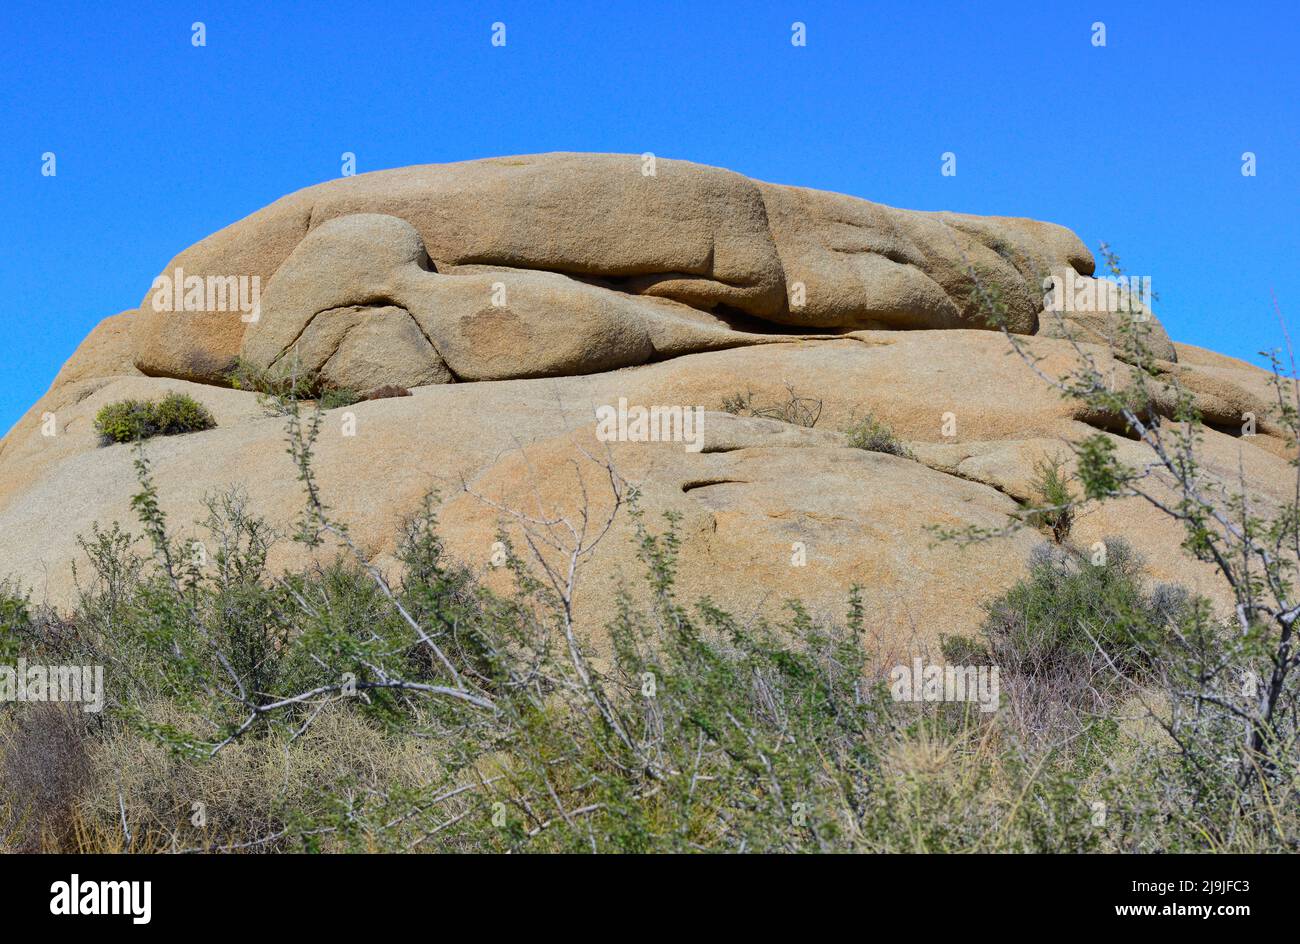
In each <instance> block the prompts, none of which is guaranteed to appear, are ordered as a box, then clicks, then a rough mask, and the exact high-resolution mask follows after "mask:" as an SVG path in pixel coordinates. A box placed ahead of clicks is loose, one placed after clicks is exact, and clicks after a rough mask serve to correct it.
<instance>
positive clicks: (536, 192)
mask: <svg viewBox="0 0 1300 944" xmlns="http://www.w3.org/2000/svg"><path fill="white" fill-rule="evenodd" d="M649 169H650V165H648V164H647V163H646V162H645V161H644V160H643V159H642V158H641V157H638V156H633V155H616V154H595V155H592V154H543V155H533V156H528V157H519V158H501V159H493V160H483V161H469V162H465V163H460V164H446V165H427V166H422V167H408V168H402V169H400V170H391V171H379V172H376V173H372V174H363V175H361V176H357V177H349V178H344V179H340V180H334V181H329V182H327V183H323V184H319V185H317V186H315V187H309V188H307V189H306V190H302V191H299V192H298V193H295V194H291V195H290V196H288V197H285V198H283V199H282V200H279V201H277V202H276V203H274V204H272V205H271V206H269V207H267V208H265V209H264V210H261V211H259V212H257V213H255V214H253V215H252V216H250V217H248V218H246V219H244V220H241V221H239V222H238V223H235V224H233V225H231V226H229V227H227V228H226V229H224V230H222V231H221V232H219V233H216V234H215V235H213V236H211V237H209V238H207V239H205V240H203V241H202V242H200V243H198V244H196V245H194V246H192V247H190V248H189V249H187V250H186V251H185V252H183V253H181V254H180V255H179V256H177V257H176V258H175V259H173V260H172V262H171V263H170V264H169V265H168V266H167V268H166V269H165V270H164V272H163V274H162V277H165V278H166V279H168V280H171V281H172V282H176V283H185V284H189V283H193V284H194V285H195V286H196V287H201V286H203V285H205V284H206V283H208V282H209V281H213V282H215V283H216V284H217V285H221V284H222V283H223V282H225V281H230V282H231V284H232V285H233V284H235V283H236V282H238V283H239V284H241V285H243V284H248V285H253V284H256V285H257V286H260V288H261V289H262V290H263V291H264V292H265V296H266V302H265V304H266V305H271V304H272V302H273V301H274V302H275V304H276V305H277V306H278V307H279V308H280V309H282V311H281V312H280V313H278V314H277V315H276V320H277V321H279V322H280V326H277V327H275V328H273V330H271V331H270V332H267V331H266V330H265V329H264V327H263V325H262V322H263V318H264V317H266V316H267V314H268V313H267V312H266V311H265V310H264V309H263V310H261V311H257V312H253V311H249V310H247V309H246V308H239V307H238V306H234V305H231V304H229V303H228V302H225V303H223V300H224V296H222V295H221V294H219V293H218V294H216V295H214V293H213V292H212V291H211V290H209V291H207V292H203V291H199V290H197V288H196V291H195V294H194V295H193V296H192V298H190V299H189V302H188V303H186V304H183V305H172V306H171V307H170V308H168V307H166V306H160V305H159V304H158V294H157V292H156V291H154V290H151V293H150V295H149V296H147V297H146V299H145V301H144V302H143V303H142V305H141V309H140V317H139V318H138V319H137V320H136V341H135V361H134V363H135V366H136V367H137V368H138V369H139V370H140V371H142V372H143V373H145V374H148V375H150V376H166V377H176V378H180V379H185V380H193V381H197V382H202V383H220V382H222V380H223V378H224V376H225V375H226V373H227V372H228V371H229V370H230V368H231V366H232V365H233V364H234V362H235V359H236V357H238V356H239V355H240V353H241V350H242V351H244V352H245V353H248V351H247V347H248V345H249V344H252V345H253V346H254V348H255V349H256V350H257V351H258V352H259V356H260V357H261V359H263V360H264V359H265V358H266V351H265V350H263V349H264V348H266V347H269V346H271V344H272V340H259V339H256V338H255V337H254V336H255V335H259V334H261V335H264V336H266V337H268V338H270V339H273V340H274V341H283V340H285V339H284V338H283V337H282V334H283V332H282V330H281V326H282V325H283V324H287V323H289V322H292V321H293V320H295V319H298V320H301V319H302V318H304V317H306V318H308V319H310V318H314V317H315V316H316V315H317V314H320V313H321V312H326V311H342V310H344V309H351V308H356V307H364V306H367V305H369V306H371V307H375V305H373V304H372V303H371V302H370V301H361V300H358V299H362V298H365V297H366V296H367V295H369V296H371V298H372V299H378V301H379V302H380V303H382V304H379V305H378V307H406V306H403V305H397V306H392V305H388V304H387V302H388V301H391V300H392V299H391V298H388V297H386V296H384V295H383V294H382V292H380V291H379V286H380V285H381V284H383V283H384V282H385V280H387V279H389V277H390V275H391V272H390V271H389V270H395V269H401V270H402V271H403V272H405V273H407V276H410V278H407V277H404V278H403V280H401V284H402V285H403V287H405V288H408V289H410V292H411V293H414V294H413V295H412V294H408V296H407V301H408V302H410V303H411V304H417V303H418V302H419V301H423V302H424V303H425V305H426V306H429V305H431V306H433V307H434V308H435V309H439V310H441V311H443V312H451V313H450V314H446V315H445V316H444V317H441V319H440V321H441V323H442V324H443V325H444V326H446V325H451V324H457V325H459V328H458V330H456V331H451V330H448V334H447V336H446V337H445V338H444V339H443V343H445V344H446V345H447V346H448V347H455V346H457V345H460V353H461V355H462V359H463V358H464V350H463V348H464V344H465V343H466V342H467V341H468V342H469V343H470V344H471V346H478V345H479V344H483V345H486V347H487V348H494V349H498V350H499V351H501V352H503V353H508V354H509V355H510V356H497V357H494V358H491V360H492V361H493V363H492V364H491V365H489V366H484V365H480V364H477V363H472V361H473V360H474V358H470V359H469V360H470V361H471V363H468V364H467V369H466V370H465V371H464V373H463V379H498V378H503V377H527V376H539V375H547V374H553V373H574V372H583V371H591V370H604V369H608V368H609V367H611V366H624V365H628V364H635V363H641V362H643V361H644V360H646V359H649V358H650V357H651V356H654V355H656V354H659V353H662V349H663V348H667V349H669V351H670V353H671V354H674V355H675V354H680V353H685V352H687V351H690V350H710V349H716V348H717V347H720V346H734V345H740V344H749V343H759V342H762V341H764V340H767V338H766V337H764V335H767V334H769V333H771V332H781V331H785V332H786V333H788V331H789V329H790V328H795V329H798V328H807V329H820V330H852V329H861V328H952V327H988V325H987V324H986V320H985V318H984V317H983V313H982V311H981V308H980V305H979V303H978V302H977V301H975V300H974V298H973V292H972V289H973V288H974V286H975V282H974V281H973V280H972V273H974V274H975V275H976V276H977V277H978V278H979V279H980V280H981V281H982V283H983V284H984V285H985V286H986V287H987V288H988V290H989V291H990V292H994V293H996V294H997V296H998V297H999V298H1000V299H1001V300H1002V301H1003V303H1004V304H1005V305H1006V306H1007V324H1008V326H1009V327H1010V328H1011V329H1012V330H1014V331H1018V332H1022V333H1026V334H1028V333H1033V331H1034V330H1035V329H1036V328H1037V325H1038V313H1039V311H1040V310H1041V309H1042V291H1041V289H1040V288H1039V285H1040V282H1041V280H1042V277H1043V274H1044V273H1046V272H1048V271H1052V270H1059V269H1061V268H1062V267H1066V268H1069V269H1071V271H1077V272H1080V273H1085V274H1086V273H1091V271H1092V265H1093V263H1092V258H1091V256H1090V255H1089V254H1088V252H1087V250H1086V249H1085V248H1084V247H1083V245H1082V244H1081V243H1080V242H1079V240H1078V238H1077V237H1075V236H1074V234H1072V233H1070V232H1069V231H1068V230H1066V229H1064V228H1062V227H1059V226H1054V225H1052V224H1047V223H1038V222H1035V221H1032V220H1018V219H1005V218H983V217H969V216H961V215H958V214H950V213H920V212H913V211H907V210H896V209H892V208H890V207H884V206H880V205H878V204H874V203H869V202H867V201H865V200H859V199H857V198H854V197H848V196H843V195H840V194H832V193H824V192H820V191H814V190H806V189H801V188H795V187H784V186H775V185H771V184H763V183H758V182H755V181H752V180H749V179H748V178H745V177H742V176H741V175H739V174H735V173H732V172H730V171H725V170H720V169H717V168H712V167H703V166H700V165H697V164H691V163H687V162H684V161H669V160H658V161H656V162H654V165H653V173H649V172H648V171H649ZM377 216H383V217H387V218H390V219H395V220H398V221H405V223H406V224H408V228H407V229H406V230H402V229H400V228H398V227H396V226H395V225H394V224H389V227H388V228H387V229H385V228H384V226H383V224H380V223H377V222H375V220H373V219H372V217H377ZM359 220H361V221H363V222H359ZM339 227H342V228H339ZM321 231H323V232H321ZM318 235H319V238H317V237H318ZM353 239H355V240H356V242H355V244H352V243H350V240H353ZM417 240H418V243H419V245H418V246H417ZM379 244H384V246H385V248H383V249H380V248H378V246H379ZM367 254H369V255H367ZM363 255H365V256H367V260H368V261H363V260H362V259H361V256H363ZM417 257H418V258H417ZM336 264H338V268H337V269H336V268H335V265H336ZM358 266H359V267H360V268H357V267H358ZM376 267H377V268H376ZM415 269H419V270H420V271H422V272H423V273H425V274H426V275H428V274H440V275H450V274H455V273H458V272H460V273H466V274H468V273H471V272H477V273H478V275H479V277H480V279H479V282H459V283H452V282H445V281H444V282H443V283H441V287H439V283H438V282H437V281H436V280H432V279H427V278H425V279H419V278H417V277H415V272H414V271H413V270H415ZM381 270H382V271H381ZM499 282H505V283H506V287H507V291H506V296H507V298H508V299H509V300H508V301H507V302H506V303H505V304H499V303H497V302H490V301H489V299H490V298H491V295H492V293H491V291H490V287H491V286H493V285H495V284H496V283H499ZM280 283H289V284H287V285H284V284H280ZM304 286H306V287H307V288H304ZM485 286H487V287H489V290H486V291H485ZM512 289H513V291H512ZM174 292H175V294H176V295H177V296H178V297H179V296H180V292H179V290H174ZM314 293H320V294H322V295H324V296H331V297H334V298H335V299H336V303H335V304H334V305H333V307H332V308H325V307H319V306H321V305H324V304H325V303H324V302H321V301H319V300H318V299H316V298H315V294H314ZM165 297H166V296H165ZM339 299H346V300H345V301H339ZM638 300H640V301H641V302H642V304H638V303H637V302H638ZM663 301H667V302H671V303H674V304H672V305H669V306H663V305H655V304H654V302H663ZM295 306H297V307H295ZM285 308H293V311H292V312H290V313H289V314H285V313H284V311H283V309H285ZM305 308H313V310H312V311H310V312H308V313H307V314H306V315H304V314H303V311H304V310H305ZM160 309H161V310H160ZM406 310H407V311H408V313H410V314H411V315H412V317H414V319H415V320H416V322H420V321H421V319H420V317H419V316H418V315H416V314H415V312H414V310H413V309H412V308H410V307H406ZM656 314H661V315H664V316H665V317H664V318H659V319H657V322H658V333H659V334H660V335H662V336H663V337H662V340H661V343H659V344H658V345H657V346H656V348H655V350H654V351H651V350H650V347H649V346H648V345H647V343H646V339H645V337H644V336H643V335H644V333H645V331H644V330H643V329H637V328H635V327H633V326H634V325H636V324H637V323H638V322H643V321H645V320H646V319H647V318H649V319H651V320H656V319H654V316H655V315H656ZM342 317H343V318H345V319H351V320H352V322H353V326H354V327H355V324H356V323H357V313H356V312H351V313H346V314H344V315H342ZM384 317H385V318H386V319H387V320H388V322H389V326H390V327H391V328H393V329H394V330H400V331H403V332H404V333H406V334H407V335H409V334H410V331H409V327H407V328H401V327H399V325H401V324H402V322H401V319H400V318H398V317H397V316H396V315H394V314H392V313H389V314H387V315H385V316H384ZM557 319H558V320H562V321H565V322H567V326H566V328H565V330H567V331H568V332H569V333H571V334H574V335H578V337H577V338H575V339H571V340H569V342H568V347H567V349H566V350H557V349H556V342H557V341H558V340H559V339H558V333H559V330H560V329H559V328H558V327H556V326H555V322H556V320H557ZM665 326H668V327H665ZM322 327H324V326H322ZM352 330H353V328H351V327H349V328H346V329H344V328H340V329H339V330H330V331H327V332H326V338H327V339H333V338H336V337H343V336H350V335H351V332H352ZM375 330H379V331H381V332H382V331H384V330H386V329H375ZM528 331H532V332H534V333H535V334H534V337H535V338H536V340H535V343H533V344H532V346H528V345H525V346H524V347H523V349H522V350H521V349H520V348H519V342H520V341H521V340H524V341H528V340H529V337H528V336H527V332H528ZM536 332H541V334H540V335H537V334H536ZM521 333H522V335H523V336H522V337H521ZM654 333H655V331H654V330H651V334H652V335H654ZM615 335H617V338H616V339H615ZM426 337H427V339H428V341H429V343H430V346H431V347H432V348H433V351H432V352H429V351H426V350H424V349H423V348H421V347H420V346H419V345H416V344H411V343H403V350H404V355H403V365H402V369H401V370H399V372H398V373H396V374H394V376H393V377H392V378H391V381H392V382H394V383H399V382H401V381H402V379H403V377H408V376H409V374H404V373H402V371H406V370H409V369H410V368H411V366H412V365H411V363H409V361H411V360H412V359H413V360H414V361H416V362H423V366H421V367H416V376H425V375H427V374H428V372H429V371H430V370H434V371H436V370H438V367H437V366H436V365H437V362H438V360H439V359H441V360H442V361H443V363H444V365H445V367H446V369H448V370H449V371H450V373H451V374H453V375H456V376H462V373H461V371H460V370H459V369H458V368H457V366H456V364H455V363H453V362H452V361H453V359H454V357H455V355H454V354H452V353H450V352H449V351H445V350H443V349H442V343H440V341H439V338H438V337H435V336H434V333H433V332H429V331H426ZM407 340H408V341H411V340H413V338H410V337H408V339H407ZM611 343H614V344H615V346H616V347H617V348H618V350H617V351H612V352H609V353H608V354H607V355H605V356H603V358H602V357H597V358H596V359H595V360H592V359H591V353H592V351H593V350H600V351H604V350H605V349H606V348H607V347H608V346H609V345H610V344H611ZM282 350H283V349H282ZM317 353H318V352H317ZM344 353H345V356H346V353H347V352H346V351H345V352H344ZM548 357H550V358H551V362H549V363H547V362H546V361H547V358H548ZM429 362H431V363H432V364H434V365H435V366H434V367H433V368H430V367H429ZM335 367H336V368H337V369H338V372H339V373H341V374H342V375H345V376H346V375H347V374H348V371H347V370H346V369H345V367H344V366H343V364H342V363H340V364H336V365H335ZM363 373H364V374H365V376H367V377H370V376H371V374H369V373H365V372H364V371H363Z"/></svg>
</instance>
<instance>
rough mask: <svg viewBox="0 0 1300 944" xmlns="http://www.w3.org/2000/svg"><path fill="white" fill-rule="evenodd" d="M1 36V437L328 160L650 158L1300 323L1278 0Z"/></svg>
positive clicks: (84, 28)
mask: <svg viewBox="0 0 1300 944" xmlns="http://www.w3.org/2000/svg"><path fill="white" fill-rule="evenodd" d="M195 21H202V22H203V23H205V24H206V28H207V46H206V47H204V48H195V47H194V46H192V45H191V42H190V36H191V24H192V23H194V22H195ZM498 21H499V22H504V23H505V24H506V45H505V47H504V48H498V47H493V46H492V45H491V43H490V37H491V29H492V24H493V23H494V22H498ZM795 21H801V22H803V23H805V24H806V29H807V45H806V46H805V47H803V48H797V47H795V46H793V45H792V44H791V42H790V36H791V24H792V23H793V22H795ZM1097 21H1101V22H1103V23H1105V25H1106V40H1107V44H1106V46H1105V47H1104V48H1097V47H1094V46H1093V45H1092V43H1091V36H1092V29H1091V26H1092V24H1093V23H1094V22H1097ZM0 40H2V46H0V48H3V50H4V55H3V56H2V57H0V117H2V118H3V122H2V126H3V128H4V140H3V144H0V207H2V208H3V229H2V230H0V279H2V281H3V285H4V290H3V292H0V325H2V326H3V329H4V338H5V342H6V343H5V344H4V352H5V356H4V359H3V364H4V368H3V375H2V377H0V429H7V428H9V426H10V425H12V423H14V422H15V421H16V420H17V419H18V417H19V416H20V415H21V414H22V412H23V411H24V410H26V408H27V407H28V406H30V405H31V403H32V402H33V401H35V400H36V399H37V398H38V397H39V396H40V395H41V394H42V393H44V391H45V390H46V389H47V388H48V386H49V384H50V381H51V380H52V379H53V377H54V375H55V373H56V372H57V371H58V368H59V367H60V365H61V364H62V363H63V362H64V360H66V359H67V357H68V356H69V355H70V354H71V353H72V351H73V350H74V348H75V347H76V346H77V344H78V343H79V342H80V341H81V339H82V338H83V337H84V336H85V335H86V333H87V332H89V331H90V329H91V328H92V327H93V326H94V325H95V324H96V323H97V322H98V321H99V320H100V319H101V318H104V317H106V316H108V315H112V314H115V313H117V312H118V311H121V310H123V309H126V308H133V307H135V306H136V305H137V304H139V302H140V300H141V298H143V297H144V295H145V292H146V291H147V289H148V288H149V284H150V281H151V280H152V278H153V276H154V275H156V274H157V273H158V272H159V271H161V270H162V268H163V266H164V265H165V264H166V263H167V261H168V260H169V259H170V258H171V257H172V256H173V255H174V254H176V253H177V252H179V251H180V250H182V249H184V248H185V247H186V246H188V245H190V244H192V243H194V242H196V241H197V240H199V239H201V238H203V237H204V236H206V235H208V234H209V233H211V232H214V231H215V230H217V229H219V228H220V227H222V226H224V225H226V224H228V223H231V222H233V221H235V220H237V219H239V218H240V217H243V216H245V215H247V214H248V213H251V212H253V211H255V210H257V209H259V208H260V207H262V206H264V205H266V204H267V203H270V202H271V201H273V200H275V199H276V198H278V197H280V196H282V195H284V194H285V193H288V192H290V191H293V190H296V189H299V188H301V187H305V186H308V185H310V184H313V183H317V182H319V181H322V180H325V179H328V178H330V177H333V176H337V175H338V174H339V170H340V155H341V154H342V153H343V152H345V151H351V152H354V153H355V154H356V155H357V162H358V170H359V171H367V170H379V169H381V168H387V167H395V166H401V165H406V164H418V163H431V162H442V161H453V160H463V159H468V158H476V157H487V156H493V155H502V154H519V153H532V152H540V151H554V150H573V151H617V152H628V153H638V154H639V153H642V152H645V151H652V152H654V153H655V154H657V155H659V156H662V157H672V158H684V159H688V160H693V161H699V162H702V163H706V164H714V165H719V166H723V167H727V168H731V169H733V170H736V171H740V172H742V173H745V174H748V175H750V176H752V177H756V178H759V179H762V180H769V181H775V182H779V183H788V184H798V185H803V186H810V187H819V188H823V189H828V190H836V191H841V192H844V193H851V194H855V195H858V196H861V197H865V198H867V199H870V200H875V201H878V202H881V203H887V204H891V205H894V206H900V207H908V208H915V209H949V210H956V211H961V212H967V213H987V214H997V215H1008V216H1029V217H1036V218H1039V219H1046V220H1051V221H1054V222H1058V223H1062V224H1064V225H1066V226H1069V227H1071V228H1072V229H1074V230H1075V232H1077V233H1078V234H1079V235H1080V236H1081V237H1082V238H1083V239H1084V241H1085V242H1086V243H1087V244H1088V246H1089V247H1090V248H1091V249H1093V250H1094V252H1095V250H1096V247H1097V244H1098V242H1099V241H1101V240H1107V241H1109V242H1110V243H1112V244H1113V245H1114V246H1115V247H1116V248H1117V250H1118V251H1119V253H1120V255H1121V257H1122V258H1123V260H1124V263H1125V266H1126V268H1128V269H1129V270H1130V271H1131V272H1132V273H1134V274H1141V275H1149V276H1151V277H1152V280H1153V287H1154V288H1155V289H1156V291H1157V292H1158V293H1159V295H1160V298H1161V301H1160V303H1159V304H1158V305H1157V311H1158V313H1159V314H1160V315H1161V317H1162V318H1163V319H1164V321H1165V324H1166V325H1167V327H1168V328H1169V330H1170V333H1171V334H1172V335H1173V336H1174V337H1175V339H1177V340H1181V341H1187V342H1190V343H1194V344H1199V345H1202V346H1206V347H1211V348H1214V349H1216V350H1220V351H1223V352H1225V353H1229V354H1232V355H1235V356H1238V357H1245V358H1252V359H1253V355H1254V353H1255V352H1256V351H1258V350H1260V349H1261V348H1272V347H1275V346H1278V345H1279V343H1280V339H1281V333H1280V328H1279V324H1278V321H1277V317H1276V315H1275V314H1274V312H1273V308H1272V302H1271V293H1272V292H1274V291H1275V292H1276V294H1277V298H1278V301H1279V303H1280V304H1281V307H1282V310H1283V312H1284V314H1286V315H1287V316H1288V317H1289V323H1290V326H1291V327H1292V329H1293V331H1295V332H1296V333H1297V334H1300V268H1298V265H1297V261H1298V260H1300V120H1297V119H1298V118H1300V56H1297V55H1296V47H1297V42H1298V41H1300V4H1297V3H1296V2H1294V0H1279V2H1251V3H1248V4H1235V5H1229V4H1222V5H1216V4H1209V3H1195V2H1146V3H1136V2H1130V3H1109V2H1093V3H1075V2H1051V0H1038V2H1025V3H993V2H990V3H965V2H956V0H951V2H940V3H935V2H923V0H913V2H909V3H906V4H900V3H897V2H890V3H874V2H840V3H829V2H811V0H791V2H787V0H778V2H751V3H722V2H719V3H704V2H700V0H693V2H682V3H675V2H663V3H657V2H649V0H643V2H620V0H606V2H600V3H577V2H570V3H559V2H557V3H551V2H544V3H543V2H536V0H534V2H525V3H513V2H491V3H441V2H422V3H401V2H392V3H364V2H362V3H355V2H354V3H324V2H320V3H267V2H249V3H243V2H230V0H225V2H220V3H212V2H188V3H127V4H104V3H57V2H39V3H27V4H23V5H21V6H15V4H14V2H13V0H11V2H10V3H8V4H6V7H5V9H4V12H3V21H0ZM47 151H52V152H54V153H55V154H56V155H57V162H58V163H57V169H58V174H57V176H56V177H43V176H42V175H41V155H42V154H43V153H45V152H47ZM945 151H952V152H954V153H955V154H956V155H957V170H958V173H957V176H956V177H944V176H942V175H941V174H940V155H941V154H942V153H943V152H945ZM1245 151H1252V152H1254V153H1255V154H1256V156H1257V171H1258V172H1257V176H1255V177H1253V178H1252V177H1244V176H1243V175H1242V173H1241V166H1242V161H1241V155H1242V153H1243V152H1245Z"/></svg>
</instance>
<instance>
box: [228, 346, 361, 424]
mask: <svg viewBox="0 0 1300 944" xmlns="http://www.w3.org/2000/svg"><path fill="white" fill-rule="evenodd" d="M226 380H227V381H228V382H229V383H230V385H231V386H232V387H234V388H235V389H236V390H248V391H250V392H252V393H256V394H257V397H258V402H259V403H260V404H261V406H262V408H263V409H264V410H266V412H267V413H269V414H270V415H272V416H287V415H289V413H290V412H292V405H293V404H294V403H297V402H299V401H302V400H315V401H316V403H317V405H318V406H319V407H320V408H321V409H322V410H333V409H336V408H338V407H341V406H351V405H352V404H354V403H357V402H359V401H361V400H362V399H363V397H362V396H361V394H360V393H358V392H357V391H356V390H353V389H351V388H349V387H337V386H334V385H332V384H330V383H328V382H327V381H326V380H325V379H324V378H322V377H321V375H320V371H318V370H306V369H304V368H302V367H301V366H300V365H298V364H297V363H295V362H294V361H293V360H292V359H290V360H288V361H286V360H281V361H279V362H277V363H276V364H275V365H274V366H272V367H270V368H263V367H258V366H257V365H255V364H250V363H249V362H248V361H246V360H243V359H242V358H241V359H238V360H236V361H235V366H234V367H233V368H231V370H230V372H229V373H227V374H226Z"/></svg>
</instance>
